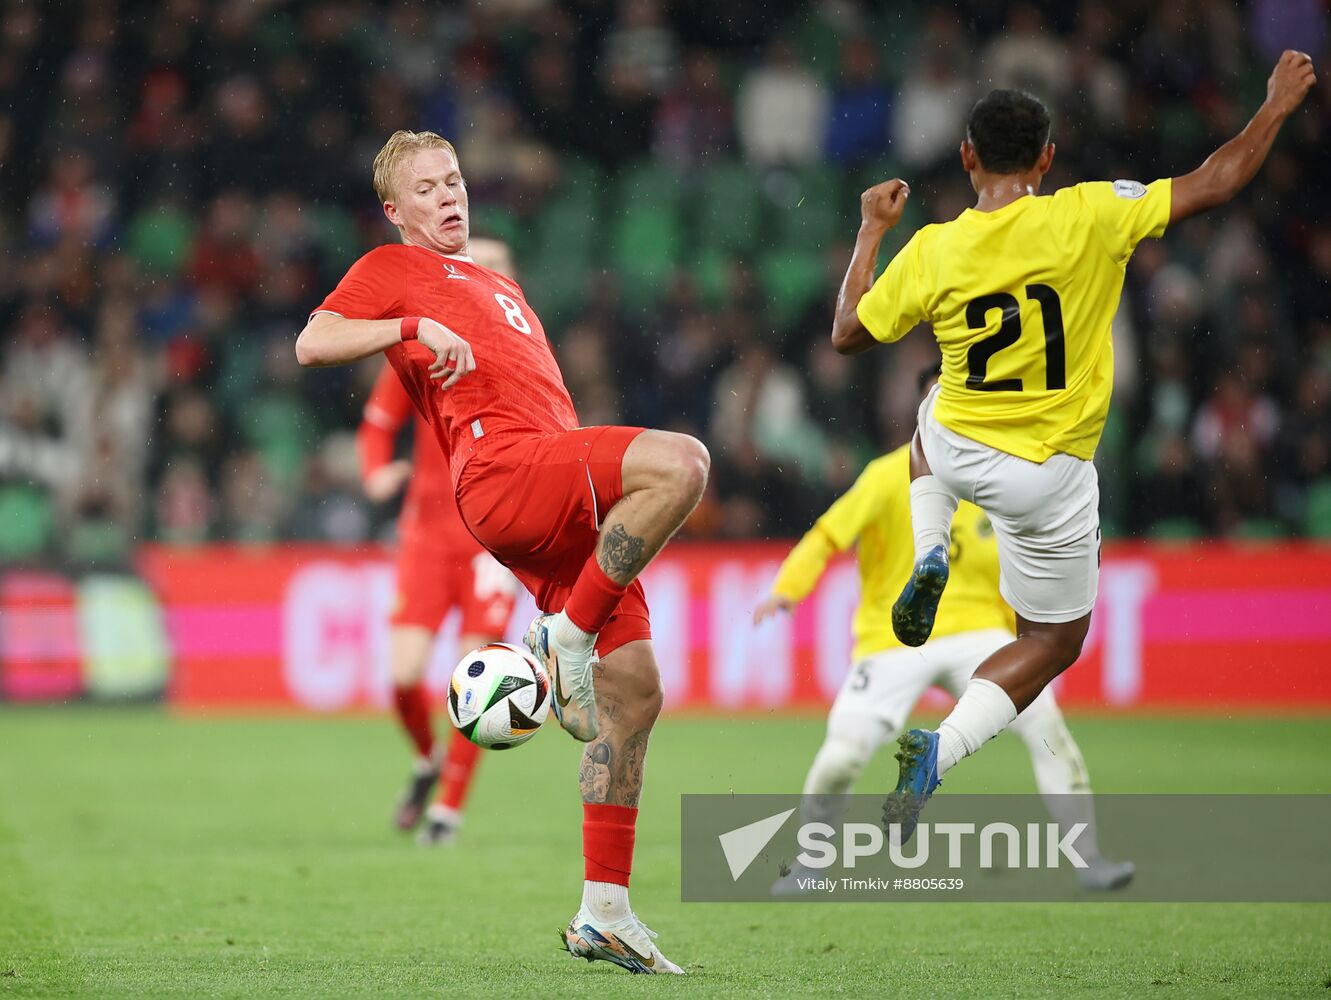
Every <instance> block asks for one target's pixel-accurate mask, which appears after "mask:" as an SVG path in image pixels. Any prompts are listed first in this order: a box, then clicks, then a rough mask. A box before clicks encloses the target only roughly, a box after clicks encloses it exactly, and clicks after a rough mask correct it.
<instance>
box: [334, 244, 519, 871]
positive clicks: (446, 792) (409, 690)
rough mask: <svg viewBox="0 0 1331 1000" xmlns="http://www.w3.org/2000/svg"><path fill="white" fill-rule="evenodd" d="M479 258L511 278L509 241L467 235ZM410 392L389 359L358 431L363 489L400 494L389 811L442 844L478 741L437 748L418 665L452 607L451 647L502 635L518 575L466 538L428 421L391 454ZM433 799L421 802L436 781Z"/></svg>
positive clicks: (461, 739)
mask: <svg viewBox="0 0 1331 1000" xmlns="http://www.w3.org/2000/svg"><path fill="white" fill-rule="evenodd" d="M471 253H472V256H473V258H474V259H475V260H476V261H477V263H479V264H481V265H482V266H485V267H489V268H491V269H492V270H494V271H497V272H498V273H500V274H502V275H504V276H505V277H509V278H511V277H513V274H514V271H513V259H512V255H511V254H510V253H509V249H508V245H507V244H505V243H502V242H500V241H498V240H486V239H473V240H472V241H471ZM414 414H415V409H414V408H413V406H412V404H411V397H410V396H408V395H407V391H406V390H405V389H404V388H403V387H402V382H401V380H400V379H399V378H398V377H397V373H396V372H394V371H393V368H392V366H391V365H384V367H383V369H382V370H381V371H380V372H379V377H378V379H377V380H376V381H375V383H374V389H373V391H372V392H371V393H370V398H369V399H368V400H367V401H366V403H365V410H364V412H363V414H362V417H361V423H360V427H359V429H358V430H357V432H356V443H357V445H358V446H359V451H360V461H361V477H362V480H363V481H364V484H365V493H366V495H367V496H369V498H370V499H371V500H374V501H375V502H377V503H383V502H384V501H386V500H389V499H391V498H392V497H394V496H396V495H397V493H398V491H399V490H401V489H402V488H403V486H404V485H407V484H408V483H410V485H409V486H407V495H406V499H405V500H404V502H403V505H402V513H401V516H400V517H399V518H398V557H397V599H396V601H395V602H394V606H393V618H392V629H391V631H390V632H389V659H390V664H389V666H390V670H391V672H392V676H393V707H394V709H395V710H396V712H397V717H398V721H399V722H400V723H401V724H402V728H403V730H404V731H405V732H406V734H407V738H408V739H409V740H410V741H411V744H412V745H413V746H414V747H415V749H416V753H417V757H416V762H415V765H414V767H413V768H412V772H411V775H410V777H409V778H408V779H407V788H406V790H405V791H404V792H403V793H402V798H401V800H400V801H399V802H398V806H397V811H396V813H395V814H394V822H395V823H396V824H397V826H398V828H399V829H402V830H410V829H412V828H414V827H415V826H416V824H417V823H419V822H420V821H421V816H422V815H423V814H424V815H425V826H424V827H423V828H422V829H421V832H420V834H419V835H418V836H417V841H418V842H419V843H421V844H422V845H425V846H430V845H435V844H447V843H451V842H452V840H453V839H454V838H455V837H456V836H457V831H458V829H459V828H460V827H461V825H462V808H463V806H464V805H465V803H466V798H467V791H468V789H469V787H470V785H471V779H472V774H473V772H474V770H475V767H476V762H477V758H478V757H479V755H480V748H479V747H478V746H476V744H474V743H472V742H471V741H470V740H469V739H467V738H466V737H465V736H463V735H462V734H461V733H459V732H457V731H454V732H453V735H452V738H451V739H450V741H449V744H448V751H447V754H443V753H442V752H441V751H440V750H439V749H438V748H436V745H435V738H434V727H433V725H432V724H431V719H430V696H429V693H428V692H427V691H426V690H425V684H424V680H425V671H426V668H427V667H428V666H429V662H430V652H431V650H432V649H433V648H434V640H435V634H436V633H437V632H438V631H439V626H440V624H441V623H442V622H443V619H444V616H445V615H447V614H448V612H449V611H450V610H451V609H453V608H455V607H456V608H458V609H460V610H461V612H462V630H461V639H460V642H459V648H460V649H461V650H468V649H474V648H476V647H477V646H480V645H483V644H485V643H487V642H494V641H496V640H500V639H503V637H504V631H505V630H506V629H507V627H508V620H509V617H510V616H511V615H512V614H513V604H514V600H515V598H516V595H517V585H518V582H517V580H516V579H514V577H513V574H512V573H510V572H509V571H508V570H506V569H505V568H504V567H503V566H501V565H500V564H499V563H498V562H496V561H495V558H494V556H492V555H490V554H489V553H488V552H486V551H485V549H484V548H483V547H482V546H481V543H480V542H478V541H476V539H475V538H473V537H472V534H471V532H470V531H468V530H467V526H466V525H465V524H463V523H462V517H461V515H460V514H459V513H458V506H457V500H456V499H454V496H453V478H452V476H451V475H450V474H449V469H448V459H447V457H446V456H445V455H444V453H443V451H442V450H441V449H440V448H439V445H438V443H437V442H436V441H435V440H434V435H433V433H432V432H431V431H430V427H429V425H428V424H427V423H426V422H425V421H424V420H423V419H421V418H420V417H419V416H417V417H416V420H415V425H416V426H415V440H414V442H413V450H412V460H411V461H410V462H408V461H405V460H401V459H399V460H396V461H395V460H394V458H393V455H394V453H395V451H396V446H397V438H398V435H399V434H400V433H401V431H402V429H403V428H404V427H405V426H406V425H407V424H408V423H409V422H410V421H411V419H412V417H413V415H414ZM441 777H442V785H441V786H440V789H439V798H438V800H437V801H436V802H435V804H434V805H432V806H430V808H429V810H428V812H427V811H426V808H425V804H426V802H428V801H429V798H430V792H431V790H432V789H433V788H434V786H435V783H436V782H438V781H440V779H441Z"/></svg>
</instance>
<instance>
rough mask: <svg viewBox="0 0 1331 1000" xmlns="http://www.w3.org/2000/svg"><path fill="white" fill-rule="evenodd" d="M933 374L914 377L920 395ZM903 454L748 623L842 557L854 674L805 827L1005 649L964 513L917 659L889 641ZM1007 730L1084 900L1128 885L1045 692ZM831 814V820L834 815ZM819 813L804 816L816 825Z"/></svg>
mask: <svg viewBox="0 0 1331 1000" xmlns="http://www.w3.org/2000/svg"><path fill="white" fill-rule="evenodd" d="M937 374H938V373H937V369H935V370H933V371H927V372H924V373H923V374H922V375H921V377H920V392H921V394H923V393H924V390H925V389H926V388H927V387H928V386H929V385H931V384H932V383H933V380H934V379H935V378H936V376H937ZM909 487H910V448H909V447H908V446H904V445H903V446H902V447H900V448H898V449H897V450H896V451H894V452H892V453H891V454H889V455H885V456H883V457H882V458H879V459H876V460H875V461H873V462H870V463H869V465H868V466H867V467H866V468H865V469H864V471H863V472H862V473H860V476H859V478H858V479H857V480H856V481H855V485H854V486H852V487H851V488H850V491H849V492H848V493H846V494H845V495H844V496H843V497H841V498H840V499H839V500H837V502H836V503H834V504H833V505H832V506H831V507H830V508H829V509H828V510H827V512H826V513H825V514H823V516H822V517H820V518H818V521H817V522H816V523H815V524H814V526H813V527H812V528H811V529H810V530H809V532H808V533H807V534H805V536H804V537H803V538H802V539H800V542H799V544H798V545H796V546H795V548H794V549H793V550H792V551H791V553H790V555H788V556H787V557H786V560H785V562H783V563H782V564H781V569H780V571H779V572H778V573H777V576H776V580H775V582H773V584H772V592H771V594H770V595H769V596H768V597H767V599H766V600H764V601H763V603H762V604H760V605H759V606H758V608H757V610H756V611H755V612H754V621H755V623H757V622H761V621H763V620H764V619H766V618H768V617H770V616H772V615H774V614H777V613H779V612H782V611H790V610H791V609H793V608H794V606H795V605H796V604H798V603H799V602H800V601H801V600H803V599H804V598H805V597H807V596H808V594H809V592H810V591H812V590H813V588H814V586H815V585H816V584H817V582H818V578H819V577H820V576H821V575H822V573H823V570H824V569H825V568H826V566H827V561H828V559H830V558H831V557H832V555H833V554H835V553H837V552H844V551H846V550H847V549H849V548H850V547H851V546H852V545H854V546H855V549H856V560H857V562H858V565H859V574H860V604H859V607H858V608H857V609H856V611H855V625H854V630H855V648H854V650H853V652H852V654H851V655H852V660H853V666H852V667H851V671H850V673H849V674H847V676H846V679H845V681H844V683H843V684H842V685H841V690H840V692H839V693H838V694H837V697H836V701H835V702H834V703H833V704H832V711H831V712H830V713H829V715H828V717H827V736H826V738H825V739H824V740H823V745H822V747H820V748H819V750H818V754H817V756H816V757H814V760H813V765H812V766H811V767H810V768H809V773H808V776H807V777H806V778H805V780H804V794H805V796H806V798H805V803H806V813H808V814H809V815H808V816H807V817H806V818H809V819H819V820H823V821H826V820H827V819H828V818H829V816H828V815H826V814H825V813H826V812H827V811H830V810H821V809H819V806H820V805H821V804H823V803H828V804H831V803H834V802H835V800H834V799H833V800H827V799H820V798H812V796H830V795H841V794H843V793H845V792H848V791H850V789H851V786H852V785H853V784H854V783H855V779H856V778H857V777H859V774H860V772H861V771H862V770H863V769H864V766H865V765H866V764H867V763H868V762H869V759H870V758H871V757H872V756H873V755H874V753H875V752H876V751H877V750H878V748H879V747H881V746H882V745H883V744H884V743H886V742H887V741H888V740H891V739H893V738H895V737H896V736H897V735H898V734H899V733H901V731H902V727H903V726H904V725H905V722H906V717H907V716H908V715H909V714H910V712H911V709H913V708H914V707H915V703H916V702H917V701H919V699H920V695H922V694H923V693H924V691H925V689H926V688H928V687H929V686H930V685H932V684H937V685H939V686H940V687H942V688H945V689H946V690H948V691H949V692H951V693H952V694H954V695H958V696H959V695H960V694H961V693H962V692H963V691H964V690H965V689H966V685H967V684H968V683H969V682H970V679H971V675H972V674H973V673H974V672H975V668H976V667H977V666H978V665H979V664H980V663H981V662H982V661H983V660H984V659H985V657H987V656H989V654H991V653H993V652H994V651H995V650H997V649H1000V648H1002V647H1003V646H1006V645H1007V644H1008V643H1010V642H1011V641H1012V640H1013V638H1014V632H1013V615H1012V609H1011V608H1009V607H1008V606H1007V604H1005V603H1004V601H1003V599H1002V598H1001V597H1000V596H999V594H998V546H997V543H996V542H995V541H994V532H993V528H992V527H991V526H990V524H989V519H988V518H987V517H985V515H984V512H983V511H982V510H980V508H978V507H976V506H975V505H974V504H970V503H966V502H964V501H963V502H962V503H961V504H960V506H958V508H957V514H956V517H955V518H954V519H953V521H952V539H951V552H950V561H951V567H952V576H951V580H950V581H949V583H948V588H947V593H946V594H944V595H943V598H942V600H941V601H940V602H939V604H938V618H937V621H936V623H935V624H934V631H933V636H932V637H931V638H930V640H929V641H928V642H927V643H925V644H924V645H923V646H921V647H920V648H919V649H912V648H910V647H908V646H905V645H903V644H902V643H901V641H900V640H899V639H897V637H896V636H895V635H893V633H892V626H891V622H890V619H889V617H888V611H889V609H890V608H891V606H892V600H893V598H895V597H896V595H897V593H898V592H899V591H900V590H901V585H902V583H903V581H905V579H906V578H907V577H909V576H910V574H911V564H912V562H913V560H914V549H913V547H912V545H911V524H910V490H909ZM1012 729H1013V730H1014V731H1015V732H1016V733H1017V735H1018V736H1020V737H1021V740H1022V742H1023V743H1025V744H1026V749H1027V750H1028V751H1029V753H1030V755H1031V766H1032V767H1033V768H1034V770H1035V783H1036V786H1037V787H1038V788H1039V790H1040V794H1041V795H1042V796H1044V801H1045V803H1046V805H1047V806H1048V807H1049V811H1050V813H1051V814H1052V815H1053V817H1054V819H1055V820H1056V821H1057V822H1058V824H1059V826H1060V827H1061V828H1062V829H1064V830H1070V829H1072V828H1073V825H1074V824H1076V823H1084V824H1086V829H1085V830H1084V831H1083V833H1082V834H1081V835H1080V836H1079V837H1078V839H1077V850H1078V852H1079V853H1080V854H1081V855H1082V857H1084V858H1085V859H1086V861H1087V863H1088V866H1087V867H1086V868H1081V869H1078V871H1077V878H1078V880H1079V881H1080V883H1081V885H1082V886H1083V888H1087V889H1119V888H1122V887H1123V886H1125V885H1127V884H1128V883H1129V882H1130V881H1131V880H1132V876H1133V872H1134V868H1133V865H1132V863H1131V862H1127V861H1124V862H1111V861H1106V860H1105V859H1104V858H1103V857H1102V856H1101V854H1100V850H1099V847H1098V844H1097V839H1096V835H1095V810H1094V806H1093V804H1092V800H1091V797H1090V790H1091V788H1090V779H1089V777H1088V775H1087V772H1086V764H1085V762H1084V760H1083V759H1082V755H1081V750H1080V749H1079V748H1078V746H1077V743H1076V741H1075V740H1073V738H1072V734H1071V733H1070V732H1068V727H1067V725H1066V723H1065V722H1064V721H1063V713H1062V712H1061V711H1059V708H1058V703H1057V702H1056V701H1055V700H1054V692H1053V689H1052V688H1045V689H1044V691H1042V692H1041V693H1040V695H1039V696H1038V697H1037V698H1036V699H1035V700H1034V701H1033V702H1031V704H1030V705H1028V706H1027V707H1026V710H1025V711H1023V712H1022V713H1021V714H1020V715H1019V716H1017V720H1016V721H1015V722H1014V723H1013V724H1012ZM833 808H835V807H834V806H833ZM815 812H817V813H820V814H819V815H814V813H815ZM812 874H814V873H813V872H811V871H809V870H806V869H803V868H802V867H801V866H799V865H796V866H795V868H794V869H792V870H791V872H790V873H789V874H787V875H786V876H784V877H783V878H781V879H780V880H779V881H778V882H777V884H776V885H775V886H774V887H773V892H775V893H777V894H778V895H793V894H797V893H799V892H801V891H802V890H801V888H800V886H801V884H805V885H807V884H808V883H807V881H804V880H805V879H806V877H807V876H809V875H812Z"/></svg>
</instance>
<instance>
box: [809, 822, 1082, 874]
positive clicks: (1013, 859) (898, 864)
mask: <svg viewBox="0 0 1331 1000" xmlns="http://www.w3.org/2000/svg"><path fill="white" fill-rule="evenodd" d="M1023 826H1024V827H1025V829H1024V830H1023V829H1019V828H1018V827H1017V826H1015V825H1013V824H1012V823H1001V822H1000V823H985V824H984V825H983V826H981V827H979V829H978V830H977V829H976V825H975V824H974V823H933V824H930V823H921V824H920V825H919V826H918V827H916V828H915V836H914V837H912V838H911V839H910V841H908V842H907V843H905V844H903V843H902V842H901V824H900V823H893V824H891V825H890V826H889V827H888V832H887V834H886V835H885V834H884V833H883V830H882V828H881V827H879V826H877V825H875V824H873V823H843V824H842V825H841V848H840V850H839V851H838V849H837V844H836V835H837V829H836V827H834V826H832V825H831V824H830V823H805V824H803V825H802V826H800V828H799V832H798V833H796V835H795V841H796V843H798V844H799V846H800V847H802V848H803V851H802V852H801V853H800V854H798V855H797V856H796V858H795V860H796V861H797V862H799V863H800V864H801V865H803V866H804V867H805V868H813V869H820V868H830V867H831V866H833V865H835V864H837V863H838V862H839V863H840V864H841V865H842V867H845V868H854V867H855V866H856V865H857V864H858V863H859V862H860V861H861V860H862V859H864V858H869V857H875V856H877V855H879V854H881V853H882V851H883V848H884V847H886V848H887V856H888V860H889V861H890V862H891V863H892V867H894V868H905V869H910V870H914V869H916V868H923V867H924V866H925V865H927V864H928V863H929V860H930V856H931V852H932V849H933V847H932V845H933V844H935V843H937V842H938V840H939V839H943V840H946V841H947V867H948V868H961V867H963V866H964V865H967V863H968V859H967V857H966V851H967V850H968V849H970V850H978V855H979V856H978V860H979V865H980V867H981V868H993V867H994V847H995V842H996V841H998V840H999V839H1000V838H1002V841H1003V844H1004V851H1005V855H1004V865H1003V867H1005V868H1009V869H1013V868H1059V867H1062V862H1061V861H1060V860H1059V859H1060V858H1063V859H1066V860H1067V861H1068V863H1069V864H1070V865H1071V866H1072V867H1073V868H1088V867H1090V866H1089V864H1088V863H1087V861H1086V859H1085V858H1083V857H1082V856H1081V855H1080V854H1079V853H1078V852H1077V849H1076V847H1075V846H1074V845H1075V844H1076V842H1077V840H1078V838H1080V837H1081V835H1082V834H1083V833H1084V832H1085V831H1086V826H1087V825H1086V824H1085V823H1075V824H1073V825H1072V826H1071V827H1069V828H1068V829H1067V830H1062V829H1061V828H1060V827H1059V825H1058V824H1057V823H1025V824H1023Z"/></svg>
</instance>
